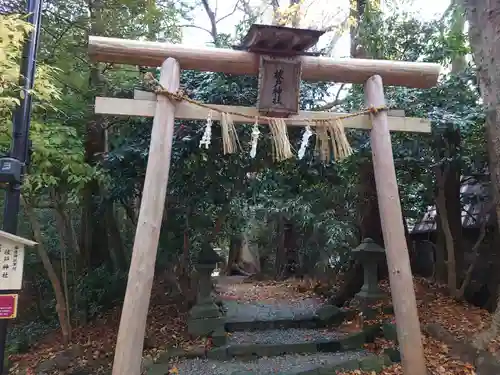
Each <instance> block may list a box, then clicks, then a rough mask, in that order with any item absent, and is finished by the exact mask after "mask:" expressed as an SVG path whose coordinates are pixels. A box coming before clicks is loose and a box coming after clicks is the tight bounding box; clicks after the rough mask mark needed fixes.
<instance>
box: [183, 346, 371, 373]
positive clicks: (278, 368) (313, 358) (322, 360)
mask: <svg viewBox="0 0 500 375" xmlns="http://www.w3.org/2000/svg"><path fill="white" fill-rule="evenodd" d="M366 354H367V353H366V352H363V351H359V352H344V353H316V354H309V355H299V354H290V355H283V356H279V357H268V358H259V359H257V360H255V361H249V362H238V361H234V360H233V361H226V362H221V361H216V360H207V359H189V360H184V361H181V362H178V363H176V367H177V369H178V370H179V374H182V375H200V374H204V375H268V374H278V373H286V374H298V373H300V372H302V371H308V370H313V369H316V368H319V367H323V366H335V365H336V364H339V363H341V362H343V361H347V360H350V359H357V358H361V357H363V356H365V355H366Z"/></svg>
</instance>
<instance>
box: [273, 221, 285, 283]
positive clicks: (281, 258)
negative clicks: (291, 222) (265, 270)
mask: <svg viewBox="0 0 500 375" xmlns="http://www.w3.org/2000/svg"><path fill="white" fill-rule="evenodd" d="M285 230H286V219H285V217H284V216H283V214H280V215H279V217H278V231H277V233H278V243H277V244H276V257H275V263H274V274H275V276H276V278H278V279H280V278H282V277H284V276H285V271H286V246H285V245H286V244H285Z"/></svg>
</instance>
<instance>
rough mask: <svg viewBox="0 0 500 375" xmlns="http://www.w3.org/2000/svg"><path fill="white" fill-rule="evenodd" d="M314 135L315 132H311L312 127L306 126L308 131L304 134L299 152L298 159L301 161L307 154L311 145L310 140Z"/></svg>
mask: <svg viewBox="0 0 500 375" xmlns="http://www.w3.org/2000/svg"><path fill="white" fill-rule="evenodd" d="M312 135H313V132H312V131H311V127H310V126H309V125H307V126H306V130H305V131H304V134H302V143H301V144H300V149H299V152H298V157H299V159H302V158H303V157H304V155H305V153H306V149H307V145H308V143H309V138H311V136H312Z"/></svg>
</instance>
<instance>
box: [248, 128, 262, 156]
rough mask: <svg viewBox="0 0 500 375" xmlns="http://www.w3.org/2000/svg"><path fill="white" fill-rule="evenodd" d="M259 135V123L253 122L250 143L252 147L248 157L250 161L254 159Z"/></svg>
mask: <svg viewBox="0 0 500 375" xmlns="http://www.w3.org/2000/svg"><path fill="white" fill-rule="evenodd" d="M259 135H260V130H259V123H258V121H257V120H255V124H253V128H252V140H251V143H250V144H251V146H252V148H251V149H250V157H251V158H252V159H253V158H255V155H257V142H258V141H259Z"/></svg>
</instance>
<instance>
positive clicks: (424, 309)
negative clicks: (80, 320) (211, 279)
mask: <svg viewBox="0 0 500 375" xmlns="http://www.w3.org/2000/svg"><path fill="white" fill-rule="evenodd" d="M414 284H415V292H416V296H417V305H418V310H419V317H420V321H421V323H423V324H427V323H439V324H440V325H441V326H443V327H444V328H445V329H447V330H448V331H449V332H450V333H452V334H453V335H454V336H455V337H456V338H466V337H469V338H470V337H472V335H473V334H475V333H477V332H478V331H479V330H482V329H484V328H485V327H487V326H488V325H489V323H490V321H491V314H490V313H489V312H487V311H485V310H482V309H479V308H477V307H474V306H471V305H469V304H467V303H463V302H457V301H456V300H454V299H453V298H450V297H448V296H446V295H445V294H444V293H443V289H442V286H440V285H436V284H432V283H429V282H428V281H427V280H425V279H420V278H416V279H415V283H414ZM381 287H382V288H383V289H385V290H386V291H388V288H389V285H388V282H387V281H383V282H381ZM316 288H317V283H315V282H313V281H307V282H305V281H304V280H298V279H290V280H286V281H253V282H241V283H237V284H230V283H227V284H226V285H224V288H221V289H219V293H220V297H221V298H222V299H233V300H238V301H247V302H255V301H260V302H264V301H265V302H266V303H280V302H283V301H287V302H300V301H301V300H303V299H305V298H316V299H317V300H318V302H321V301H323V300H324V298H323V297H319V296H318V295H317V294H316V293H315V289H316ZM151 301H152V303H151V306H150V311H149V317H148V324H147V335H146V336H147V337H146V339H145V345H144V356H145V357H150V358H153V359H154V358H156V357H158V355H159V354H161V353H162V352H163V351H164V350H165V349H166V348H168V347H177V348H183V349H193V348H200V347H202V348H205V349H207V348H208V347H207V345H208V346H210V342H208V341H206V340H191V339H190V337H189V336H188V335H187V333H186V318H187V312H186V309H184V310H180V309H179V303H178V301H172V300H170V299H169V298H168V296H167V295H166V294H165V290H164V288H163V287H162V283H161V282H160V283H155V286H154V290H153V295H152V300H151ZM119 318H120V308H116V309H114V310H112V311H110V312H109V313H107V314H105V315H104V316H102V317H101V318H99V319H97V320H96V321H95V322H92V323H90V324H88V325H86V326H84V327H79V328H76V329H74V330H73V342H74V343H75V344H77V345H79V346H80V347H81V348H82V352H83V353H82V355H81V356H79V357H78V358H75V360H74V361H73V362H72V363H71V366H70V368H69V369H68V370H71V368H75V367H78V366H81V365H82V364H83V365H93V366H95V365H96V363H99V364H101V365H100V367H99V369H102V370H108V371H109V368H110V367H111V365H112V359H113V353H114V348H115V343H116V336H117V332H118V326H119ZM387 319H392V320H394V317H393V316H390V315H387V314H385V315H384V314H380V316H379V317H377V320H379V321H386V320H387ZM422 338H423V344H424V352H425V357H426V362H427V366H428V370H429V374H431V375H443V374H454V375H473V374H475V372H474V367H473V366H472V365H471V364H468V363H465V362H462V361H460V360H458V359H454V358H452V357H451V356H450V354H449V348H448V347H447V346H446V345H445V344H444V343H442V342H440V341H438V340H436V339H434V338H431V337H430V336H428V335H426V334H423V335H422ZM60 342H61V336H60V333H58V332H55V333H53V334H51V335H48V336H47V337H46V338H44V339H43V340H42V341H41V342H40V343H39V344H37V345H36V346H35V347H33V348H32V349H31V351H30V353H27V354H21V355H13V356H11V357H10V360H11V361H12V362H13V363H14V365H13V366H12V370H11V373H19V372H16V370H19V369H20V368H24V369H25V370H24V371H25V373H26V368H28V369H34V368H36V366H37V364H39V363H40V362H41V361H44V360H47V359H50V358H53V357H54V356H55V355H56V354H57V353H58V352H60V350H62V349H63V348H62V347H61V345H60V344H59V343H60ZM393 346H394V344H393V343H392V342H390V341H387V340H384V339H381V338H378V339H377V340H376V341H375V342H374V343H373V344H367V345H366V349H368V350H370V351H372V352H374V353H377V354H380V353H382V351H383V350H384V349H387V348H391V347H393ZM499 347H500V346H499V345H498V343H497V342H496V341H494V342H493V343H492V344H491V345H490V351H492V352H496V351H498V348H499ZM176 370H177V369H176V367H175V365H173V366H172V369H171V373H176ZM28 373H29V372H28ZM57 373H58V374H65V373H66V372H64V371H61V370H58V371H57ZM68 373H69V372H68ZM95 373H97V374H98V373H100V372H99V371H96V372H95ZM382 374H383V375H400V374H403V370H402V366H401V365H400V364H395V365H393V366H390V367H386V368H385V369H384V370H383V372H382ZM339 375H373V372H366V371H364V372H363V371H361V370H356V371H350V372H339Z"/></svg>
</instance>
